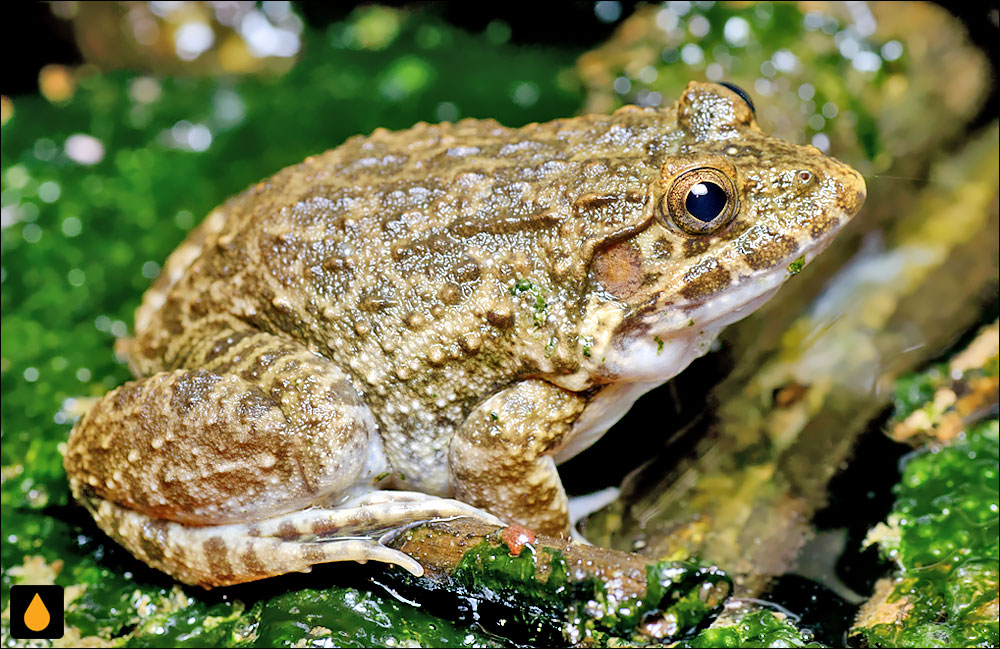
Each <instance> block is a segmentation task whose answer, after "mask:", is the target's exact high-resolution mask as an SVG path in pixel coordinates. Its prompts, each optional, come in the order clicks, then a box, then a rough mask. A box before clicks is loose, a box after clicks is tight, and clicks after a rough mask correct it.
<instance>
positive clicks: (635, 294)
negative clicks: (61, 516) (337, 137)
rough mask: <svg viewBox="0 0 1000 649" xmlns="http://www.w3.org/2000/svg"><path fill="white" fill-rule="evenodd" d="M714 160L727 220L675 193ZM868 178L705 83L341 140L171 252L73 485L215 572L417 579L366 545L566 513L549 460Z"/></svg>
mask: <svg viewBox="0 0 1000 649" xmlns="http://www.w3.org/2000/svg"><path fill="white" fill-rule="evenodd" d="M698 182H713V183H715V184H716V185H717V187H718V188H719V190H720V191H722V192H723V194H724V195H725V207H724V208H723V209H722V210H721V211H719V212H718V214H717V215H716V216H715V217H714V218H713V215H712V214H707V215H706V214H705V213H704V211H701V212H699V213H696V214H691V213H688V212H687V211H686V209H687V208H686V207H685V205H686V204H687V202H688V198H689V192H690V190H691V187H692V186H694V185H697V183H698ZM864 193H865V187H864V182H863V180H862V179H861V177H860V176H859V175H858V174H857V173H856V172H855V171H853V170H852V169H850V168H849V167H847V166H846V165H843V164H841V163H839V162H837V161H836V160H833V159H831V158H827V157H825V156H823V155H822V154H821V153H820V152H819V151H818V150H816V149H814V148H812V147H800V146H795V145H791V144H788V143H786V142H783V141H781V140H778V139H776V138H772V137H769V136H767V135H766V134H764V133H763V132H761V131H760V129H759V128H758V126H757V124H756V122H755V121H754V119H753V114H752V111H751V110H750V107H749V106H748V104H747V103H746V102H745V101H744V100H743V99H742V98H741V97H740V96H739V95H738V94H736V93H735V92H733V91H731V90H729V89H727V88H725V87H723V86H719V85H714V84H700V83H692V84H691V85H690V86H689V87H688V89H687V90H686V91H685V93H684V94H683V96H682V97H681V98H680V99H679V100H678V102H677V104H676V105H674V106H673V107H671V108H668V109H665V110H653V109H639V108H635V107H626V108H623V109H621V110H619V111H617V112H615V114H614V115H610V116H602V115H589V116H583V117H577V118H571V119H563V120H556V121H553V122H548V123H545V124H530V125H527V126H525V127H522V128H520V129H509V128H506V127H503V126H501V125H499V124H497V123H496V122H493V121H490V120H480V121H476V120H464V121H462V122H459V123H457V124H441V125H427V124H418V125H416V126H414V127H413V128H411V129H409V130H407V131H401V132H395V133H393V132H388V131H385V130H381V129H380V130H376V131H375V132H374V133H372V134H371V135H370V136H367V137H355V138H352V139H350V140H348V141H347V142H345V143H344V144H343V145H342V146H340V147H338V148H336V149H333V150H331V151H328V152H326V153H323V154H320V155H317V156H314V157H311V158H308V159H307V160H306V161H304V162H303V163H301V164H299V165H296V166H293V167H289V168H287V169H285V170H283V171H281V172H279V173H278V174H276V175H275V176H273V177H272V178H270V179H268V180H265V181H262V182H261V183H258V184H257V185H255V186H253V187H251V188H249V189H248V190H247V191H245V192H244V193H243V194H241V195H239V196H237V197H235V198H233V199H232V200H230V201H229V202H227V203H226V204H225V205H223V206H221V207H220V208H218V209H217V210H216V211H214V212H213V213H212V214H210V215H209V216H208V217H207V218H206V220H205V222H204V223H203V224H202V225H201V226H199V228H197V229H196V230H195V231H194V232H192V234H191V235H190V236H189V238H188V239H187V241H185V243H184V244H182V245H181V246H180V247H179V248H178V249H177V250H176V251H175V252H174V253H173V255H172V256H171V257H170V258H169V259H168V261H167V263H166V265H165V266H164V270H163V273H162V275H161V277H160V278H159V279H158V280H157V282H156V283H155V284H154V286H153V287H152V288H151V289H150V290H149V291H148V292H147V294H146V296H145V298H144V300H143V304H142V306H141V307H140V309H139V310H138V312H137V313H136V323H135V337H134V339H133V340H132V341H131V344H130V349H129V356H130V361H131V366H132V369H133V371H134V373H135V375H136V376H137V377H138V379H139V380H137V381H135V382H132V383H129V384H126V385H125V386H122V387H121V388H118V389H117V390H115V391H113V392H111V393H109V394H108V395H107V396H105V397H104V398H103V399H102V400H101V401H100V402H98V404H97V405H96V406H95V407H94V408H93V409H92V410H91V411H90V412H89V413H88V414H87V415H86V416H85V417H84V418H83V419H81V421H80V422H79V423H78V424H77V426H76V427H75V428H74V430H73V432H72V434H71V436H70V440H69V443H68V446H67V452H66V461H65V464H66V469H67V473H68V475H69V477H70V482H71V485H72V488H73V491H74V494H75V495H76V497H77V498H78V499H79V500H80V501H81V502H83V503H84V504H85V505H86V506H87V507H88V508H89V509H90V510H91V512H92V513H93V514H94V516H95V519H96V520H97V522H98V524H99V525H100V526H101V527H102V529H104V530H105V531H106V532H108V534H110V535H111V536H112V537H114V538H115V539H117V540H118V541H119V542H121V543H122V544H123V545H125V546H126V547H128V548H129V549H130V550H131V551H132V552H133V553H135V554H136V555H137V556H138V557H140V558H141V559H143V560H144V561H147V562H148V563H150V564H151V565H154V566H156V567H157V568H160V569H162V570H165V571H166V572H169V573H171V574H173V575H175V576H176V577H177V578H178V579H181V580H182V581H186V582H189V583H200V584H203V585H206V586H210V585H220V584H228V583H237V582H240V581H248V580H252V579H258V578H262V577H266V576H269V575H274V574H281V573H283V572H289V571H293V570H303V569H307V568H308V567H309V566H310V565H312V564H315V563H320V562H325V561H337V560H369V559H373V560H379V561H389V562H394V563H399V564H400V565H403V566H404V567H406V568H407V569H409V570H411V571H413V572H419V571H420V566H419V564H417V563H416V562H415V561H413V560H412V559H410V558H409V557H406V556H405V555H401V554H400V553H398V552H395V551H393V550H389V549H387V548H385V547H384V546H382V545H381V544H380V543H379V542H378V538H379V536H380V535H381V534H382V533H383V532H385V531H387V530H391V529H393V528H397V527H399V526H401V525H405V524H407V523H409V522H413V521H418V520H426V519H428V518H433V517H436V516H450V515H471V516H479V517H482V518H486V519H487V520H493V521H496V520H497V518H493V516H495V517H498V518H499V519H500V520H503V521H505V522H511V523H513V522H516V523H520V524H523V525H527V526H528V527H530V528H533V529H535V530H538V531H540V532H545V533H564V532H566V531H567V526H568V521H567V513H566V497H565V493H564V492H563V489H562V485H561V483H560V480H559V476H558V473H557V471H556V459H558V461H562V460H565V459H566V458H568V457H571V456H572V455H573V454H575V453H576V452H579V451H580V450H582V449H583V448H585V447H586V446H587V445H589V444H590V443H592V442H593V441H594V440H595V439H597V437H599V436H600V435H601V434H603V433H604V432H605V431H606V430H607V428H608V427H610V426H611V424H613V423H614V421H616V420H617V419H618V418H619V417H620V416H621V415H622V414H623V413H624V412H625V411H626V410H627V409H628V407H629V406H630V405H631V403H632V402H633V401H634V400H635V399H636V398H638V396H639V395H641V394H642V393H643V392H645V391H646V390H648V389H650V388H652V387H654V386H656V385H658V384H660V383H662V382H664V381H666V380H667V379H669V378H671V377H672V376H674V375H675V374H677V373H678V372H680V371H681V370H683V369H684V367H686V366H687V364H688V363H689V362H690V361H691V360H692V359H693V358H695V357H697V356H699V355H701V354H703V353H704V352H705V351H706V350H707V347H708V345H709V344H710V343H711V341H712V340H713V339H714V338H715V336H716V335H717V334H718V332H719V331H720V330H721V328H722V327H724V326H725V325H727V324H729V323H731V322H733V321H735V320H738V319H739V318H742V317H744V316H746V315H747V314H748V313H749V312H750V311H752V310H753V309H754V308H756V307H757V306H759V305H760V304H761V303H763V301H765V300H766V299H768V298H769V297H770V296H771V295H773V294H774V292H775V291H776V290H777V289H778V287H779V286H780V285H781V284H782V283H783V282H784V281H785V280H786V279H787V278H788V277H789V276H790V275H789V272H788V271H787V266H788V264H789V263H790V262H792V261H793V260H795V259H796V258H798V257H800V256H804V257H805V258H806V259H807V260H808V259H810V258H811V257H812V256H813V255H814V254H816V253H817V252H818V251H819V250H821V249H822V248H823V247H824V246H825V245H826V244H827V243H828V242H829V240H830V238H831V237H832V236H833V235H834V234H835V233H836V232H837V231H838V230H839V229H840V228H841V227H842V226H843V225H844V224H845V223H846V222H847V221H848V220H849V219H850V218H851V217H852V216H853V215H854V214H855V213H856V212H857V211H858V209H859V208H860V205H861V203H862V202H863V200H864ZM713 195H714V196H715V197H716V198H718V194H717V192H716V193H715V194H713ZM713 209H715V208H714V207H713ZM706 216H707V217H709V218H708V220H706V218H705V217H706ZM484 510H485V511H484ZM486 512H489V513H486Z"/></svg>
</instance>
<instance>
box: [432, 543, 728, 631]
mask: <svg viewBox="0 0 1000 649" xmlns="http://www.w3.org/2000/svg"><path fill="white" fill-rule="evenodd" d="M578 570H580V568H579V567H571V566H569V565H567V562H566V559H565V557H564V556H563V554H562V553H561V552H559V551H558V550H555V549H552V548H541V549H539V550H536V549H535V548H534V547H533V546H531V545H525V546H524V547H523V548H521V550H520V552H519V553H518V554H517V555H512V554H511V553H510V551H509V549H508V547H507V546H506V545H505V544H503V543H497V542H491V541H489V540H484V541H482V542H481V543H479V544H478V545H477V546H475V547H474V548H472V549H470V550H469V551H467V552H466V553H465V555H464V556H463V557H462V561H461V563H460V564H459V566H458V568H457V569H456V570H455V571H454V573H453V574H452V575H451V580H452V582H453V583H452V584H451V585H449V586H448V588H449V589H452V588H458V589H459V590H460V591H462V592H464V593H466V594H467V595H468V596H470V597H474V598H478V599H482V600H486V601H489V602H492V603H493V604H495V605H504V606H506V609H507V610H506V615H505V616H504V618H503V619H504V620H505V621H504V624H505V625H506V624H507V620H509V621H510V622H513V623H514V624H515V625H517V627H519V628H521V629H524V630H525V635H524V637H522V638H520V639H521V640H523V641H525V642H527V643H529V644H539V643H540V644H550V643H552V642H556V643H565V642H568V643H571V644H577V643H580V642H584V643H587V644H598V645H602V644H608V643H612V642H614V641H616V639H618V640H625V641H628V642H631V643H637V644H647V643H651V642H653V641H654V640H655V639H656V638H657V637H682V636H684V635H686V634H688V633H691V632H693V631H694V630H695V629H697V628H698V627H699V626H700V625H702V624H704V623H705V622H707V620H708V619H710V616H711V615H712V614H713V613H714V612H715V611H717V609H718V608H719V606H720V605H721V603H722V601H723V599H724V598H725V597H726V595H728V594H729V592H730V590H731V586H732V580H731V579H730V578H729V576H728V575H726V574H725V573H723V572H722V571H720V570H718V569H717V568H714V567H704V566H698V565H696V564H693V563H683V562H667V561H664V562H659V563H655V564H650V565H649V566H647V568H646V575H645V577H646V590H645V592H644V593H643V594H642V595H641V596H640V595H637V594H629V593H626V592H625V591H623V590H622V589H621V588H620V587H619V586H617V585H615V581H616V580H615V579H614V578H613V577H611V578H608V577H605V578H603V579H602V578H598V577H596V576H593V575H589V574H586V575H578V574H576V573H577V571H578ZM643 625H654V626H655V627H656V629H657V630H656V631H651V630H650V629H648V628H645V629H644V628H642V627H643ZM657 634H662V635H660V636H657Z"/></svg>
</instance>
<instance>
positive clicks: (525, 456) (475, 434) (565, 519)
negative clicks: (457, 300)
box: [448, 379, 586, 535]
mask: <svg viewBox="0 0 1000 649" xmlns="http://www.w3.org/2000/svg"><path fill="white" fill-rule="evenodd" d="M585 406H586V399H585V398H584V397H582V396H581V395H579V394H576V393H574V392H570V391H568V390H564V389H562V388H560V387H557V386H555V385H552V384H551V383H546V382H545V381H541V380H537V379H531V380H527V381H522V382H520V383H518V384H516V385H514V386H512V387H510V388H508V389H506V390H503V391H502V392H498V393H497V394H495V395H493V396H492V397H490V398H489V399H487V400H486V401H484V402H483V403H481V404H479V405H478V406H477V407H476V408H475V409H474V410H473V411H472V413H471V414H470V415H469V416H468V418H467V419H466V420H465V422H463V423H462V425H461V427H460V428H459V430H458V431H457V432H456V434H455V436H454V437H453V438H452V441H451V445H450V447H449V452H448V464H449V470H450V472H451V483H452V489H453V491H454V494H455V497H456V498H458V499H460V500H462V501H463V502H467V503H469V504H471V505H474V506H476V507H480V508H482V509H486V510H488V511H489V512H491V513H493V514H496V515H497V516H499V517H500V518H502V519H504V520H506V521H508V522H511V523H520V524H522V525H527V526H528V527H531V528H532V529H534V530H537V531H539V532H542V533H543V534H553V535H554V534H567V533H568V531H569V515H568V512H567V499H566V492H565V491H564V490H563V486H562V481H561V480H560V479H559V473H558V471H557V470H556V464H555V460H553V458H552V455H553V454H554V453H556V452H557V451H558V450H559V449H560V448H561V446H562V445H563V444H565V443H566V442H567V441H568V439H567V435H568V434H569V433H570V430H571V429H572V427H573V422H574V421H576V419H577V417H579V415H580V413H581V412H583V409H584V407H585Z"/></svg>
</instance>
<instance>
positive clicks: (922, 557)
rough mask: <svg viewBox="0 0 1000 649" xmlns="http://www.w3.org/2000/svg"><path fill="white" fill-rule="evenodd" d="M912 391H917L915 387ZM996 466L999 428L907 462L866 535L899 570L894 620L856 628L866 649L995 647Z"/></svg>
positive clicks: (992, 425)
mask: <svg viewBox="0 0 1000 649" xmlns="http://www.w3.org/2000/svg"><path fill="white" fill-rule="evenodd" d="M914 386H917V387H914ZM911 388H914V389H917V391H919V386H918V384H917V383H912V384H911ZM998 462H1000V444H998V423H997V420H996V419H993V420H989V421H985V422H981V423H979V424H977V425H975V426H973V427H971V428H970V429H969V430H968V431H967V432H966V435H965V439H964V440H961V441H959V442H957V443H955V444H953V445H951V446H947V447H944V448H939V447H931V448H927V449H925V450H922V451H919V452H916V453H915V454H914V455H913V456H912V457H911V458H910V460H909V461H908V462H907V464H906V468H905V469H904V471H903V478H902V480H901V482H900V483H899V484H898V485H897V487H896V488H895V493H896V498H897V499H896V504H895V506H894V507H893V511H892V513H891V514H890V515H889V517H888V520H887V522H886V524H885V525H880V526H879V527H877V528H875V529H874V530H873V531H872V534H870V539H871V540H872V541H873V542H877V544H878V547H879V550H880V551H881V552H882V554H883V555H884V556H885V557H887V558H889V559H892V560H893V561H894V562H895V563H896V564H897V565H898V566H899V572H898V573H897V574H896V575H895V577H894V578H893V580H892V582H891V585H890V586H891V587H890V589H889V591H888V592H887V593H886V595H885V597H884V603H883V606H884V607H891V608H892V609H893V610H894V611H897V613H896V614H895V618H894V619H892V620H890V621H887V620H885V619H884V617H885V616H878V615H871V616H868V617H863V618H862V619H861V620H859V624H858V626H857V627H856V631H857V632H859V633H861V634H862V635H863V636H864V637H865V639H866V640H867V642H868V643H869V644H870V645H872V646H900V647H921V646H952V647H985V646H996V645H997V643H998V642H1000V637H998V622H997V592H998V581H1000V580H998V561H1000V547H998V545H1000V542H998V538H1000V537H998V535H1000V525H998V520H1000V515H998V511H1000V507H998V497H1000V494H998V491H1000V489H998V475H1000V469H998Z"/></svg>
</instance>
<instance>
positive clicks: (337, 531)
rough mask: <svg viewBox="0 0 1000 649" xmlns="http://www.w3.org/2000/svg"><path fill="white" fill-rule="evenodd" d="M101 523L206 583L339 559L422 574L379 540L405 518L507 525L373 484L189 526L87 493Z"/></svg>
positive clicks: (145, 556)
mask: <svg viewBox="0 0 1000 649" xmlns="http://www.w3.org/2000/svg"><path fill="white" fill-rule="evenodd" d="M82 500H83V501H84V504H85V505H86V506H87V507H88V509H90V510H91V512H92V513H93V515H94V518H95V520H96V521H97V523H98V525H99V526H100V527H101V528H102V529H104V530H105V531H107V532H108V533H109V534H110V535H111V536H112V537H113V538H114V539H115V540H116V541H118V542H119V543H121V544H122V545H123V546H125V547H126V548H127V549H128V550H129V551H130V552H132V553H133V554H134V555H135V556H136V557H138V558H139V559H141V560H142V561H145V562H146V563H147V564H149V565H151V566H153V567H154V568H158V569H160V570H162V571H164V572H166V573H168V574H170V575H172V576H173V577H175V578H177V579H178V580H180V581H182V582H184V583H187V584H192V585H199V586H203V587H205V588H210V587H213V586H228V585H232V584H238V583H243V582H247V581H254V580H257V579H264V578H266V577H272V576H275V575H281V574H285V573H289V572H302V571H308V570H309V569H310V568H311V567H312V566H313V565H316V564H320V563H330V562H335V561H358V562H361V563H365V562H367V561H380V562H384V563H392V564H396V565H398V566H401V567H402V568H404V569H406V570H408V571H409V572H410V573H412V574H414V575H416V576H418V577H419V576H420V575H422V574H423V567H422V566H421V565H420V563H419V562H417V561H416V560H415V559H414V558H412V557H410V556H409V555H407V554H404V553H403V552H400V551H398V550H394V549H392V548H389V547H386V546H385V545H384V544H383V543H382V540H383V539H385V538H386V537H387V536H389V535H391V534H393V533H394V532H396V531H398V530H400V529H402V528H405V527H406V526H408V525H411V524H414V523H419V522H426V521H432V520H441V519H450V518H454V517H457V516H468V517H472V518H476V519H478V520H482V521H485V522H488V523H492V524H496V525H502V524H503V523H502V522H501V521H500V520H499V519H497V518H496V517H494V516H492V515H490V514H488V513H486V512H483V511H482V510H479V509H476V508H474V507H472V506H470V505H466V504H465V503H461V502H458V501H456V500H450V499H446V498H439V497H435V496H428V495H426V494H419V493H412V492H395V491H385V492H373V493H372V494H369V495H366V496H363V497H361V498H357V499H353V500H351V501H348V502H346V503H344V504H342V505H340V506H337V507H333V508H320V507H316V508H310V509H305V510H301V511H297V512H293V513H290V514H285V515H281V516H276V517H274V518H269V519H266V520H262V521H258V522H256V523H232V524H228V525H205V526H190V525H183V524H181V523H176V522H173V521H166V520H159V519H153V518H150V517H149V516H147V515H145V514H142V513H140V512H137V511H135V510H131V509H127V508H125V507H121V506H119V505H115V504H113V503H111V502H109V501H107V500H103V499H101V498H97V497H96V496H91V497H89V498H88V497H84V498H83V499H82Z"/></svg>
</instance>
